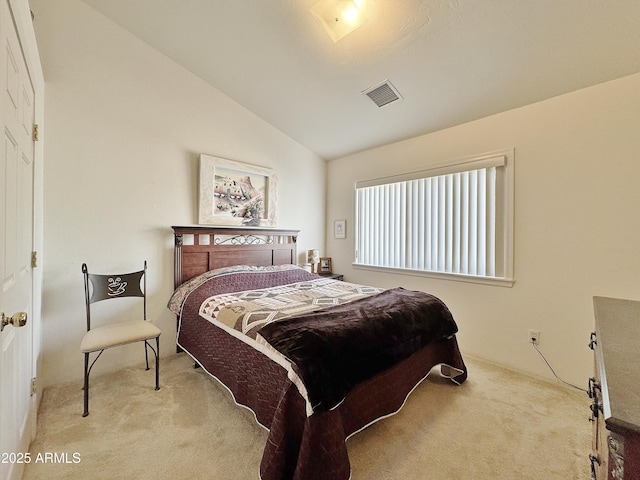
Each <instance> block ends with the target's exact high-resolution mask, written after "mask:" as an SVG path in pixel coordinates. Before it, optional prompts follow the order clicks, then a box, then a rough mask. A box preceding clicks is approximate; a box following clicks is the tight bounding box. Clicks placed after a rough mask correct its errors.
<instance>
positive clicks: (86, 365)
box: [82, 353, 89, 417]
mask: <svg viewBox="0 0 640 480" xmlns="http://www.w3.org/2000/svg"><path fill="white" fill-rule="evenodd" d="M83 390H84V413H83V414H82V416H83V417H86V416H87V415H89V354H88V353H85V354H84V388H83Z"/></svg>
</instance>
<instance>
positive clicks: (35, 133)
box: [33, 123, 40, 142]
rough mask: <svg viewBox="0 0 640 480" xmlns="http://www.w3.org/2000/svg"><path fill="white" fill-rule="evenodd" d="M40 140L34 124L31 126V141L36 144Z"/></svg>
mask: <svg viewBox="0 0 640 480" xmlns="http://www.w3.org/2000/svg"><path fill="white" fill-rule="evenodd" d="M39 139H40V136H39V134H38V124H37V123H34V124H33V141H34V142H37V141H38V140H39Z"/></svg>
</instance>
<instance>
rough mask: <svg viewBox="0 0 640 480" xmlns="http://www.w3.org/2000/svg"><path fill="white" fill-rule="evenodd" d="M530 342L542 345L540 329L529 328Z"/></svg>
mask: <svg viewBox="0 0 640 480" xmlns="http://www.w3.org/2000/svg"><path fill="white" fill-rule="evenodd" d="M529 343H535V344H536V345H540V331H539V330H529Z"/></svg>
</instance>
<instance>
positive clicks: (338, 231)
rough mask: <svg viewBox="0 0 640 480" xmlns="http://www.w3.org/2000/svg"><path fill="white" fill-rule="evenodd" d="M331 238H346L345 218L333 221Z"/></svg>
mask: <svg viewBox="0 0 640 480" xmlns="http://www.w3.org/2000/svg"><path fill="white" fill-rule="evenodd" d="M333 238H347V221H346V220H335V221H334V222H333Z"/></svg>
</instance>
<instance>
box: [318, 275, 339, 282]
mask: <svg viewBox="0 0 640 480" xmlns="http://www.w3.org/2000/svg"><path fill="white" fill-rule="evenodd" d="M318 275H319V276H321V277H326V278H333V279H334V280H340V281H342V280H344V275H342V274H340V273H319V274H318Z"/></svg>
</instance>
